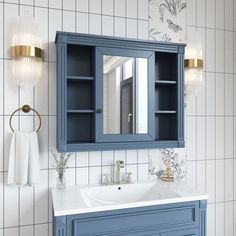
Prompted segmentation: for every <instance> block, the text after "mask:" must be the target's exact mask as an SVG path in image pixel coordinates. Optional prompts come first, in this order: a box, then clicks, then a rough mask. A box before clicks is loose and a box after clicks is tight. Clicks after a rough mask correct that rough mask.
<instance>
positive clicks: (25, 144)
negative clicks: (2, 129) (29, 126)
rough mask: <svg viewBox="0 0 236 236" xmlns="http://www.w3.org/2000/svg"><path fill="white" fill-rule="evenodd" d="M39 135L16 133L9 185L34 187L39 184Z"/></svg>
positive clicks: (9, 167)
mask: <svg viewBox="0 0 236 236" xmlns="http://www.w3.org/2000/svg"><path fill="white" fill-rule="evenodd" d="M39 175H40V170H39V150H38V139H37V133H36V132H32V133H26V132H14V133H13V136H12V140H11V147H10V156H9V165H8V184H16V185H26V184H30V185H34V184H36V183H38V182H39Z"/></svg>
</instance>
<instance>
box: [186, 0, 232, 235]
mask: <svg viewBox="0 0 236 236" xmlns="http://www.w3.org/2000/svg"><path fill="white" fill-rule="evenodd" d="M235 9H236V2H235V1H233V0H227V1H224V0H215V1H214V0H213V1H212V0H206V1H204V0H201V1H199V0H198V1H197V0H191V1H188V7H187V40H189V39H191V36H192V35H196V34H195V33H194V32H195V31H197V35H198V36H199V38H201V39H202V42H203V49H204V50H203V52H204V64H205V65H204V79H203V85H202V87H201V89H200V90H199V91H198V92H196V96H194V95H192V96H190V97H189V100H188V104H187V109H186V113H187V118H186V127H187V136H186V141H187V147H186V151H187V159H188V162H187V182H188V183H190V184H193V185H196V186H198V187H199V188H200V189H206V190H207V192H208V193H209V197H210V198H209V206H208V235H210V236H214V235H215V236H220V235H225V236H228V235H232V236H233V235H236V201H235V200H236V160H235V154H236V148H235V147H236V136H235V135H236V132H235V131H236V126H235V125H236V119H235V115H236V106H235V105H236V103H235V101H236V100H235V99H236V74H235V73H236V32H235V31H236V10H235ZM189 41H191V40H189Z"/></svg>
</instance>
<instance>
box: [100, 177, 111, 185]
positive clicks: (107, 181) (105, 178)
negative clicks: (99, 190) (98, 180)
mask: <svg viewBox="0 0 236 236" xmlns="http://www.w3.org/2000/svg"><path fill="white" fill-rule="evenodd" d="M102 184H103V185H108V184H110V180H109V174H103V175H102Z"/></svg>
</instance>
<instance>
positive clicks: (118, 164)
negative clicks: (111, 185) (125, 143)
mask: <svg viewBox="0 0 236 236" xmlns="http://www.w3.org/2000/svg"><path fill="white" fill-rule="evenodd" d="M124 167H125V165H124V162H123V161H116V169H115V175H116V178H115V182H116V183H117V184H120V183H121V182H122V176H121V169H124Z"/></svg>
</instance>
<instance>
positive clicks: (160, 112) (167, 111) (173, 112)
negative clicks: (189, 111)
mask: <svg viewBox="0 0 236 236" xmlns="http://www.w3.org/2000/svg"><path fill="white" fill-rule="evenodd" d="M155 114H176V111H173V110H172V111H169V110H159V111H155Z"/></svg>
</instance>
